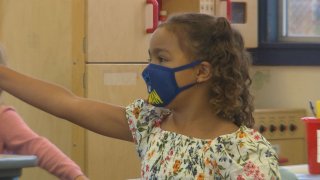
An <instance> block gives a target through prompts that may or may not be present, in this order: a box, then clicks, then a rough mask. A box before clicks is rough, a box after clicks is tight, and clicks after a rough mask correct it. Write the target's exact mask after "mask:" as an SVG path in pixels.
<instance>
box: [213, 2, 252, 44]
mask: <svg viewBox="0 0 320 180" xmlns="http://www.w3.org/2000/svg"><path fill="white" fill-rule="evenodd" d="M215 4H216V6H215V7H216V12H215V14H216V15H217V16H226V14H227V12H226V9H227V4H226V1H225V0H216V3H215ZM232 7H233V9H232V14H233V15H232V16H233V17H235V19H239V18H242V20H240V21H241V22H233V23H232V26H233V27H235V28H236V29H238V30H239V31H240V32H241V34H242V36H243V38H244V41H245V46H246V47H247V48H254V47H257V46H258V1H257V0H232ZM235 8H236V9H235Z"/></svg>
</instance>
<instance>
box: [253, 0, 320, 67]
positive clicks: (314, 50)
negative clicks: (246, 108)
mask: <svg viewBox="0 0 320 180" xmlns="http://www.w3.org/2000/svg"><path fill="white" fill-rule="evenodd" d="M258 11H259V12H258V16H259V17H258V47H257V48H249V49H248V51H249V52H251V54H252V57H253V65H265V66H314V65H320V42H319V43H318V42H288V41H280V39H281V38H280V37H279V31H280V28H279V22H281V18H279V2H278V0H258Z"/></svg>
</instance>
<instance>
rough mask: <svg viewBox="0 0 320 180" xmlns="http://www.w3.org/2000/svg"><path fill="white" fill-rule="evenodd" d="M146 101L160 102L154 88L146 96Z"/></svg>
mask: <svg viewBox="0 0 320 180" xmlns="http://www.w3.org/2000/svg"><path fill="white" fill-rule="evenodd" d="M148 102H149V103H150V104H162V103H163V102H162V100H161V98H160V97H159V95H158V93H157V92H156V91H155V90H152V91H151V92H150V94H149V97H148Z"/></svg>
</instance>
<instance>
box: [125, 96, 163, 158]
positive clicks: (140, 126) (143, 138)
mask: <svg viewBox="0 0 320 180" xmlns="http://www.w3.org/2000/svg"><path fill="white" fill-rule="evenodd" d="M165 111H166V110H164V109H162V108H157V107H155V106H152V105H150V104H148V103H147V102H145V101H144V100H142V99H139V100H136V101H134V102H133V103H132V104H130V105H128V106H127V107H126V117H127V119H128V124H129V128H130V131H131V133H132V137H133V140H134V142H135V143H136V145H137V151H138V154H139V157H140V158H142V157H143V156H144V154H145V151H146V148H147V145H148V140H149V138H148V137H149V136H150V134H151V133H152V129H153V128H154V127H155V124H156V123H159V122H160V120H161V118H162V115H163V113H164V112H165Z"/></svg>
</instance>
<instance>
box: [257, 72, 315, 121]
mask: <svg viewBox="0 0 320 180" xmlns="http://www.w3.org/2000/svg"><path fill="white" fill-rule="evenodd" d="M251 76H252V79H253V85H252V92H253V94H254V95H255V106H256V108H304V109H307V113H308V115H311V112H310V110H309V100H312V101H314V102H315V101H316V100H320V83H319V78H320V68H319V67H316V66H315V67H312V66H253V67H252V69H251Z"/></svg>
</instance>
